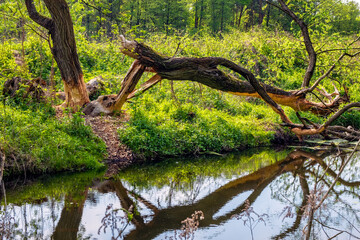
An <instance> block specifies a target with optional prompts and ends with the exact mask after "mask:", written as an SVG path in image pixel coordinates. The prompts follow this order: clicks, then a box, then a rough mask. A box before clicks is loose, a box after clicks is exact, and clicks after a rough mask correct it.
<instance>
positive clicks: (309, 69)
mask: <svg viewBox="0 0 360 240" xmlns="http://www.w3.org/2000/svg"><path fill="white" fill-rule="evenodd" d="M278 2H279V3H280V5H281V8H280V9H281V10H282V11H283V12H284V13H286V14H287V15H289V16H290V17H291V18H292V19H293V20H294V21H295V22H296V23H297V24H298V25H299V27H300V29H301V34H302V36H303V38H304V44H305V48H306V51H307V53H308V55H309V65H308V67H307V69H306V73H305V76H304V79H303V83H302V85H301V87H308V86H309V84H310V80H311V78H312V76H313V75H314V71H315V66H316V52H315V50H314V47H313V44H312V42H311V39H310V34H309V30H308V27H307V25H306V24H305V22H304V21H303V20H302V19H300V18H299V17H298V16H296V14H295V13H294V12H293V11H291V10H290V8H289V7H288V6H287V5H286V4H285V2H284V1H283V0H278ZM275 6H276V5H275ZM277 7H278V6H277Z"/></svg>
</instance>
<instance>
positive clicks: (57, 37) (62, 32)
mask: <svg viewBox="0 0 360 240" xmlns="http://www.w3.org/2000/svg"><path fill="white" fill-rule="evenodd" d="M44 3H45V5H46V8H47V9H48V10H49V12H50V15H51V18H48V17H45V16H42V15H41V14H39V12H38V11H37V10H36V8H35V5H34V2H33V0H25V4H26V8H27V10H28V13H29V16H30V18H31V19H32V20H33V21H34V22H36V23H37V24H39V25H40V26H42V27H44V28H46V29H47V30H48V31H49V34H50V35H51V39H52V43H53V46H52V48H51V52H52V54H53V56H54V59H55V61H56V63H57V65H58V67H59V70H60V73H61V77H62V80H63V82H64V91H65V94H66V100H65V103H64V105H63V106H64V107H71V108H76V107H82V106H83V105H85V104H86V103H88V102H90V100H89V96H88V93H87V91H86V86H85V83H84V79H83V72H82V70H81V66H80V61H79V57H78V55H77V50H76V42H75V35H74V29H73V23H72V20H71V16H70V11H69V6H68V5H67V3H66V1H65V0H44Z"/></svg>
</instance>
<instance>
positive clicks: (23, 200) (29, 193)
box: [0, 149, 360, 239]
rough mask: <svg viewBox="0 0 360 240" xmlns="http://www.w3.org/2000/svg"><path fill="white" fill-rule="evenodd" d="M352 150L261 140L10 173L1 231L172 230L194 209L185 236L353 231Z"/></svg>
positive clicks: (95, 235)
mask: <svg viewBox="0 0 360 240" xmlns="http://www.w3.org/2000/svg"><path fill="white" fill-rule="evenodd" d="M359 156H360V155H359V154H355V156H354V157H353V158H352V159H351V160H350V161H349V162H347V160H348V157H349V156H348V155H346V154H340V153H339V152H338V151H335V152H334V153H332V152H331V151H325V150H318V151H314V150H312V151H304V150H285V151H281V152H276V151H274V150H270V149H262V150H251V151H244V152H241V153H238V154H229V155H225V156H222V157H220V156H217V157H209V156H206V157H205V156H204V157H201V158H192V159H169V160H166V161H163V162H159V163H154V164H148V165H145V166H137V167H132V168H130V169H127V170H126V171H124V172H122V173H120V174H119V175H118V176H117V177H116V178H115V179H105V178H104V177H103V175H104V173H103V172H86V173H78V174H62V175H56V176H47V177H43V178H41V179H36V180H32V181H31V182H30V183H29V182H27V183H26V184H23V182H22V180H21V181H20V180H19V182H17V183H14V182H13V183H12V185H11V186H7V185H6V186H5V190H6V194H5V195H2V205H1V212H0V217H1V220H0V230H1V233H2V235H1V237H2V239H181V237H183V236H184V235H182V234H184V230H182V223H181V222H182V221H183V220H185V219H187V218H189V217H191V215H192V214H193V213H194V212H196V211H201V212H202V213H203V215H204V219H203V220H201V221H199V227H198V229H197V230H196V231H194V232H191V230H195V229H192V228H191V227H190V228H188V229H187V230H188V233H189V234H190V237H194V239H306V238H308V239H330V238H333V239H358V238H360V219H359V216H360V215H359V211H360V195H359V194H360V189H359V185H360V172H359ZM341 168H343V170H342V173H341V175H340V176H337V175H338V173H339V171H340V169H341ZM335 179H337V181H336V184H333V183H334V182H335ZM329 189H330V190H329ZM320 203H321V204H320ZM128 215H129V216H130V218H128V217H127V216H128ZM175 237H176V238H175ZM187 237H189V236H187ZM182 239H185V238H182Z"/></svg>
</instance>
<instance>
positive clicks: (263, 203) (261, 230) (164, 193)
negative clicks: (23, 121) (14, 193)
mask: <svg viewBox="0 0 360 240" xmlns="http://www.w3.org/2000/svg"><path fill="white" fill-rule="evenodd" d="M358 160H359V154H357V156H356V159H355V158H354V161H352V162H351V164H350V165H348V166H347V168H346V169H345V170H344V172H343V175H342V176H343V178H344V180H348V181H359V180H360V171H359V166H360V161H358ZM325 161H326V162H327V163H328V164H329V165H330V166H331V168H332V169H334V166H335V163H334V162H333V159H332V158H327V159H326V160H325ZM338 162H339V161H338ZM318 169H320V171H323V170H322V169H321V168H318V167H317V165H315V166H314V167H313V169H312V170H313V171H317V170H318ZM320 173H322V172H320ZM309 175H310V174H309V173H307V176H308V177H307V181H308V184H309V188H310V190H311V189H312V188H313V187H314V178H313V177H311V176H309ZM238 177H239V176H232V177H225V176H220V177H218V178H214V177H207V176H198V177H197V178H194V180H193V185H192V189H190V190H191V191H185V190H189V189H188V186H187V185H186V184H185V185H180V187H177V188H173V192H172V201H171V206H178V205H184V204H185V205H187V204H190V203H191V202H197V201H199V200H200V199H202V198H204V197H205V196H207V195H208V194H210V193H212V192H213V191H215V190H216V189H218V188H219V187H221V186H223V185H224V184H226V183H228V182H230V181H231V180H233V179H236V178H238ZM325 177H328V176H325ZM296 179H298V178H296ZM329 179H331V178H329ZM123 184H124V186H125V187H126V188H128V189H129V190H134V191H135V192H136V193H138V194H140V195H141V196H142V197H143V198H144V199H146V200H148V201H149V202H151V203H152V204H153V205H155V206H157V207H158V208H159V209H163V208H167V207H168V202H169V199H168V198H169V192H170V184H169V185H165V186H162V187H159V188H157V187H153V188H151V189H148V190H145V189H142V190H139V191H137V190H136V189H131V187H130V186H132V185H131V184H130V183H126V182H123ZM184 186H185V187H184ZM286 186H290V187H289V189H288V190H285V188H286ZM298 186H299V181H298V180H295V181H294V176H293V174H292V173H286V174H283V175H281V176H279V177H277V178H276V179H275V180H274V181H273V182H272V183H270V184H269V185H268V186H267V187H266V188H265V189H264V190H263V191H262V193H261V194H260V195H259V196H258V197H257V198H256V200H255V202H254V203H253V204H252V207H253V210H254V213H253V214H252V217H254V219H255V221H256V220H257V219H258V217H257V216H256V214H255V213H257V214H259V215H262V214H266V216H264V217H263V218H264V219H265V221H266V224H264V223H263V222H259V223H258V224H257V225H256V226H255V227H254V228H253V230H254V231H253V234H254V239H270V238H271V237H273V236H276V235H277V234H279V233H280V232H282V231H284V230H285V229H287V228H288V227H290V226H291V225H292V224H293V222H294V221H295V215H296V209H295V207H294V205H297V206H299V205H300V203H301V201H302V196H301V194H302V191H301V189H300V188H299V187H298ZM296 187H298V188H296ZM344 189H347V190H351V191H354V192H355V193H359V188H358V187H355V188H353V189H350V188H346V187H344V186H343V185H341V184H339V185H336V191H338V192H339V193H340V192H341V191H342V190H344ZM251 193H252V191H247V192H244V193H241V194H239V195H237V196H235V197H233V199H230V200H229V201H228V202H227V203H226V204H225V205H224V206H222V207H221V208H220V209H217V211H216V213H215V214H214V215H213V216H205V218H213V219H216V218H219V217H221V216H224V215H225V214H227V213H229V212H231V211H232V210H234V209H236V208H237V207H239V206H240V205H241V204H242V203H243V202H244V200H245V199H246V198H247V197H249V195H250V194H251ZM89 196H92V198H90V197H89V199H88V200H87V201H85V205H84V210H83V215H82V220H81V224H80V229H81V230H80V232H81V235H82V238H89V239H111V236H112V234H111V230H110V228H107V230H106V233H104V232H103V231H101V233H100V235H99V234H98V230H99V227H100V226H101V220H102V218H103V217H104V214H105V210H106V207H107V206H108V205H109V204H113V206H114V208H120V207H121V206H120V201H119V198H118V196H117V195H116V194H115V193H105V194H103V193H99V192H97V191H96V190H90V192H89ZM131 198H132V197H131ZM341 199H342V201H343V202H342V201H334V200H335V197H334V196H330V197H329V198H328V199H327V201H326V203H327V207H326V208H324V209H322V210H321V211H322V213H323V214H324V215H323V216H321V218H325V217H329V220H328V221H325V222H326V223H327V224H329V226H332V227H336V228H339V229H347V226H348V225H349V222H347V221H350V222H351V223H352V224H354V225H359V222H356V221H355V218H354V217H355V216H356V215H357V214H359V213H360V202H359V198H358V197H356V196H352V195H351V194H350V193H345V194H343V195H341ZM132 200H133V201H136V200H135V199H134V198H132ZM63 201H64V199H62V200H61V201H59V202H53V205H52V204H51V201H47V202H44V203H42V204H34V205H31V204H26V205H23V206H11V205H10V206H9V208H11V207H13V208H14V212H15V215H16V216H19V218H18V223H19V225H18V227H17V229H18V230H19V232H20V233H24V231H25V227H26V230H27V232H28V234H32V236H33V238H36V237H35V236H38V239H49V238H50V237H51V235H52V231H53V229H55V227H56V225H57V222H58V221H59V219H60V214H61V211H62V208H63ZM292 201H294V202H292ZM344 202H345V203H348V204H349V206H348V207H346V206H345V205H344ZM288 206H290V207H292V212H293V213H294V214H295V215H294V216H293V217H292V218H285V219H284V215H285V214H284V213H283V210H284V208H285V207H288ZM349 207H352V208H353V210H354V212H351V211H349ZM25 209H26V210H25ZM51 209H53V210H51ZM198 210H201V209H198ZM25 211H26V214H27V215H26V219H25V217H24V212H25ZM139 211H140V213H141V215H142V216H145V215H146V216H150V217H148V218H147V219H145V222H148V221H150V220H151V215H152V214H153V212H152V211H151V210H149V209H148V208H146V206H144V205H143V204H139ZM335 211H341V214H343V216H339V215H338V213H336V212H335ZM52 212H53V213H54V214H53V215H54V216H55V217H54V218H52ZM317 217H318V216H317ZM25 222H27V223H28V225H27V226H25ZM305 225H306V219H303V221H302V223H301V225H300V227H299V228H298V229H297V230H296V231H295V233H293V234H292V235H290V236H289V239H300V238H301V235H302V229H303V228H304V227H305ZM180 226H181V223H180V222H179V228H180ZM200 226H201V223H200ZM36 229H37V230H36ZM131 229H133V227H132V226H129V227H128V228H127V230H126V232H128V231H130V230H131ZM315 230H316V231H318V234H319V235H317V237H316V239H327V236H326V235H325V234H324V233H323V232H322V231H321V229H320V228H319V229H315ZM35 231H37V233H35ZM328 234H329V235H330V236H333V235H335V234H336V231H333V230H329V229H328ZM354 234H355V235H356V236H359V235H360V233H357V232H355V233H354ZM166 236H168V237H170V236H174V232H173V231H167V232H165V233H162V234H160V235H159V236H157V237H156V238H155V239H158V240H160V239H164V238H165V237H166ZM239 236H241V238H238V237H239ZM345 237H347V238H348V235H346V236H345V234H343V235H340V238H339V239H344V238H345ZM235 238H237V239H251V235H250V229H249V226H247V225H244V222H243V220H241V219H239V220H238V219H236V218H231V219H230V220H226V221H224V222H223V223H222V224H221V225H219V226H210V227H207V228H201V229H199V230H198V231H197V232H196V234H195V239H235ZM18 239H23V237H22V236H18Z"/></svg>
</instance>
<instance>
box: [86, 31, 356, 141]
mask: <svg viewBox="0 0 360 240" xmlns="http://www.w3.org/2000/svg"><path fill="white" fill-rule="evenodd" d="M122 52H123V53H124V54H126V55H128V56H130V57H132V58H134V59H135V62H134V63H133V65H132V66H131V68H130V70H129V72H128V74H127V75H126V77H125V79H124V81H123V84H122V90H121V92H120V93H119V94H118V95H109V96H101V97H99V98H98V99H97V100H96V101H93V102H91V103H90V104H88V105H87V107H86V108H85V110H84V112H85V113H86V114H88V115H99V114H111V113H113V112H115V111H120V110H121V107H122V106H123V104H124V103H125V101H126V100H127V99H129V98H132V97H134V96H136V95H137V94H139V93H140V92H141V91H145V90H147V89H149V88H150V87H152V86H153V85H155V84H156V83H158V82H159V81H161V80H162V79H168V80H175V81H184V80H189V81H194V82H198V83H201V84H204V85H206V86H208V87H211V88H214V89H217V90H220V91H224V92H228V93H230V94H234V95H238V96H250V97H256V98H261V99H263V100H264V101H265V102H266V103H268V104H269V105H270V106H271V107H272V109H273V110H274V111H275V112H276V113H278V114H279V115H280V117H281V119H282V121H283V122H284V123H285V126H287V127H290V128H291V130H292V132H293V133H295V134H296V135H297V136H298V137H299V138H300V139H301V136H303V135H314V134H322V133H324V131H325V130H326V129H327V128H329V127H330V124H331V123H333V122H334V120H336V119H337V118H338V117H339V116H341V114H343V113H344V112H345V111H347V110H348V109H350V108H352V107H359V106H360V103H352V104H349V105H347V106H346V107H344V109H342V110H340V111H339V112H337V113H336V114H335V115H334V116H333V117H331V118H330V119H329V120H328V121H326V122H325V123H324V124H322V125H317V124H314V123H311V122H310V123H309V124H305V123H304V121H303V119H302V118H301V117H299V119H300V120H302V122H303V124H302V125H301V124H294V123H292V122H291V121H290V119H289V118H288V117H287V116H286V115H285V113H284V111H283V110H282V109H281V107H280V106H279V105H283V106H289V107H291V108H293V109H294V110H295V111H297V112H299V111H311V112H312V113H315V114H317V115H322V116H326V115H328V114H330V113H333V112H335V110H337V108H338V107H339V105H340V104H341V103H343V102H346V101H348V97H347V95H346V94H345V96H340V94H339V92H338V90H337V89H336V88H335V93H333V94H328V93H326V92H324V91H319V92H320V93H321V94H322V95H323V96H324V97H326V98H327V99H328V100H329V101H330V102H329V103H325V102H324V101H321V102H312V101H309V100H307V99H306V95H307V94H308V93H309V92H308V91H298V90H294V91H286V90H283V89H280V88H277V87H274V86H271V85H267V84H264V83H260V82H259V81H258V80H257V79H256V78H255V76H254V75H253V74H252V73H251V72H250V71H248V70H247V69H245V68H243V67H241V66H239V65H237V64H235V63H234V62H232V61H230V60H227V59H225V58H219V57H205V58H189V57H183V58H170V57H165V56H161V55H160V54H158V53H156V52H155V51H154V50H152V49H151V48H150V47H148V46H146V45H144V44H141V43H138V42H136V41H128V40H126V39H125V38H124V37H122ZM140 66H142V67H140ZM218 66H223V67H226V68H228V69H229V70H231V71H233V72H235V73H236V74H240V75H241V77H242V78H243V79H241V78H239V77H237V76H235V75H232V74H229V73H225V72H224V71H222V70H220V69H218ZM140 69H141V70H140ZM144 71H149V72H154V73H156V74H155V75H154V76H153V77H152V78H151V79H150V80H148V81H147V82H145V83H144V84H143V85H142V86H141V87H140V89H139V90H134V89H135V85H136V83H137V82H138V81H139V79H140V77H141V75H142V73H143V72H144ZM244 79H245V80H244ZM333 95H335V96H336V97H335V98H334V99H332V96H333ZM307 121H308V120H307ZM344 129H346V128H344V127H340V126H336V127H331V130H330V129H329V131H328V132H327V133H326V134H332V135H334V136H336V137H340V138H346V139H351V140H356V139H359V132H357V131H355V130H352V132H350V131H346V130H344ZM344 133H346V134H344Z"/></svg>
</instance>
